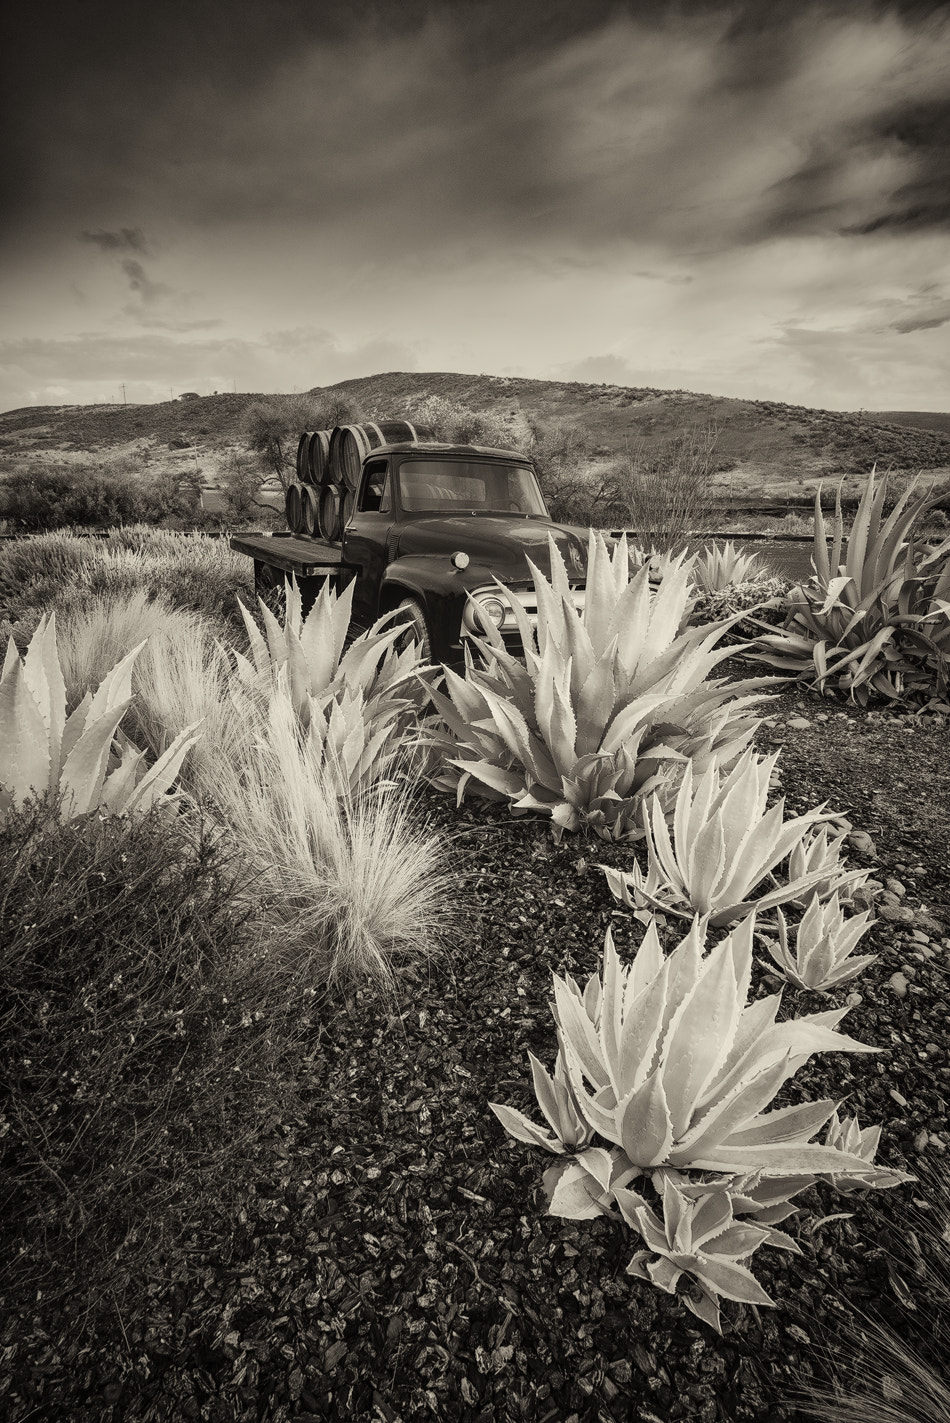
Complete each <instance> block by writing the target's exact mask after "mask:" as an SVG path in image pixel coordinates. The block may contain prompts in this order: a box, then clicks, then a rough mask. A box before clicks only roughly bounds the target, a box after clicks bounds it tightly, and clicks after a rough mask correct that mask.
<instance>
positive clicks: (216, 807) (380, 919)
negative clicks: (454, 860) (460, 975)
mask: <svg viewBox="0 0 950 1423" xmlns="http://www.w3.org/2000/svg"><path fill="white" fill-rule="evenodd" d="M247 710H248V712H249V713H251V715H252V716H256V718H257V720H256V728H255V734H254V735H253V737H252V738H251V739H250V744H249V745H247V746H246V747H245V751H244V754H243V755H242V756H240V757H235V756H234V755H233V754H231V748H230V747H229V746H228V745H227V744H225V743H219V744H217V745H215V744H214V743H212V744H211V746H210V747H209V748H208V761H207V762H206V769H205V772H204V774H203V775H202V786H201V799H202V801H203V802H204V804H205V806H206V807H207V808H208V809H209V810H210V812H211V814H212V815H213V816H214V817H215V819H217V820H218V821H219V823H220V824H221V825H223V826H226V827H227V835H228V836H229V837H231V838H232V839H233V842H234V845H235V847H236V849H237V850H238V851H239V853H241V854H242V855H244V856H246V857H247V858H248V859H249V860H250V861H251V862H252V864H253V865H254V866H255V868H256V871H257V876H256V878H255V881H254V888H253V894H254V896H255V899H256V900H257V901H258V902H259V904H260V906H261V908H262V909H263V911H264V913H265V915H266V917H267V918H268V919H269V920H270V921H271V922H272V923H273V924H274V925H276V926H278V927H279V934H278V935H277V936H276V938H275V942H277V943H279V944H280V949H279V950H277V951H276V952H275V951H272V961H273V967H274V972H275V974H276V975H278V976H283V975H285V974H287V973H288V972H289V973H290V974H291V976H292V977H293V979H294V981H295V982H297V983H299V984H301V985H304V986H312V987H316V986H318V985H324V984H327V983H332V982H336V981H342V982H355V981H361V982H366V981H372V982H375V983H376V984H377V985H378V986H380V987H383V988H388V987H391V986H392V984H393V983H394V981H395V967H396V966H397V965H398V964H400V963H405V962H407V961H415V960H420V959H421V960H423V961H424V960H426V959H428V958H429V957H430V956H431V955H432V954H433V953H434V952H436V951H437V949H438V948H439V947H440V945H441V943H442V942H443V940H444V935H445V932H446V930H447V929H450V928H451V923H450V922H447V913H446V908H445V906H446V904H449V903H451V902H452V901H453V900H454V899H456V898H457V886H456V884H455V882H454V879H453V877H452V876H451V874H450V873H449V872H448V870H447V868H446V863H445V853H444V844H443V841H442V840H441V838H440V837H439V836H438V835H436V834H434V833H431V832H429V831H428V830H427V828H426V827H425V825H424V824H420V822H419V820H418V817H417V815H416V813H415V811H414V807H413V791H412V786H411V783H409V782H408V781H407V780H405V779H400V780H399V781H396V782H387V783H386V784H385V785H378V786H375V787H369V788H366V789H362V790H359V791H355V792H344V793H343V794H340V790H341V777H340V776H339V775H338V773H336V771H335V768H334V767H333V765H332V764H331V763H330V762H329V761H328V760H327V759H325V758H324V757H323V756H322V755H321V754H320V748H319V745H318V744H317V743H315V742H314V741H312V740H308V739H306V738H304V737H302V736H301V735H300V732H299V728H298V725H297V720H296V715H295V713H294V708H293V704H292V702H291V700H290V698H289V697H288V696H287V695H286V693H284V694H281V693H279V692H278V693H276V694H274V695H273V696H272V697H271V698H270V699H269V701H268V703H267V707H266V714H265V715H261V706H260V705H259V704H258V705H257V706H256V707H255V705H254V703H253V701H252V700H251V699H250V698H249V699H248V703H247Z"/></svg>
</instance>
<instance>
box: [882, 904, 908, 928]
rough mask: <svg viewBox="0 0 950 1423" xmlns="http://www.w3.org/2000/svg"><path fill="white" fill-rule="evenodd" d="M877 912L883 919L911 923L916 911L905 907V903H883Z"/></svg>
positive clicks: (898, 922)
mask: <svg viewBox="0 0 950 1423" xmlns="http://www.w3.org/2000/svg"><path fill="white" fill-rule="evenodd" d="M877 912H878V915H879V917H880V918H881V919H890V920H891V921H892V922H893V923H897V924H911V923H913V919H914V911H913V910H912V909H905V908H904V906H903V905H896V904H882V905H881V907H880V909H879V910H878V911H877Z"/></svg>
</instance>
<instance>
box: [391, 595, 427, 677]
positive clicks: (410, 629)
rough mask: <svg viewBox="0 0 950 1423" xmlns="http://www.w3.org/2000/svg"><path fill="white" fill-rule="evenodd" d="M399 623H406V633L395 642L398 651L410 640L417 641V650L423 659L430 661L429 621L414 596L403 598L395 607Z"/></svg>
mask: <svg viewBox="0 0 950 1423" xmlns="http://www.w3.org/2000/svg"><path fill="white" fill-rule="evenodd" d="M397 612H398V613H399V614H400V617H399V618H398V619H397V621H398V622H400V623H403V622H404V623H405V624H406V634H405V636H404V637H401V638H400V639H399V641H398V642H397V643H396V648H397V650H398V651H400V652H401V651H402V649H403V648H404V647H406V646H408V644H409V643H410V642H415V643H418V645H419V652H420V654H421V655H422V658H423V661H425V662H431V661H432V634H431V633H430V632H429V622H428V619H427V618H426V612H425V608H424V607H423V606H422V604H421V603H420V602H418V601H417V600H416V599H415V598H403V600H402V602H401V603H400V604H399V606H398V608H397Z"/></svg>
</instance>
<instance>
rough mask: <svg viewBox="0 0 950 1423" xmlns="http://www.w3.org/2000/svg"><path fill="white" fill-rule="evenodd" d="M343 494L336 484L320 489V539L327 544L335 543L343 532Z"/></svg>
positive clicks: (326, 485)
mask: <svg viewBox="0 0 950 1423" xmlns="http://www.w3.org/2000/svg"><path fill="white" fill-rule="evenodd" d="M342 506H343V494H342V491H341V489H340V486H339V485H338V484H324V485H323V486H322V488H321V489H320V516H319V528H320V537H321V538H324V539H326V541H327V543H337V542H338V541H339V539H340V536H341V534H342V531H343V520H342V517H341V515H342V512H343V507H342Z"/></svg>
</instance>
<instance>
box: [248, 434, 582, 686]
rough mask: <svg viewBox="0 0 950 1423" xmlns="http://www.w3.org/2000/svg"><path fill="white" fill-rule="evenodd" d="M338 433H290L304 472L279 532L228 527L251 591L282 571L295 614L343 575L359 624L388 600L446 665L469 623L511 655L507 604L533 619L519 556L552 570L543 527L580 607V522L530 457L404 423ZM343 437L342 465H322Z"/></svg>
mask: <svg viewBox="0 0 950 1423" xmlns="http://www.w3.org/2000/svg"><path fill="white" fill-rule="evenodd" d="M393 423H395V422H393ZM343 429H344V430H345V432H346V436H347V437H346V438H344V437H343V435H341V433H340V431H338V430H334V431H333V432H332V433H331V432H327V431H317V432H307V433H306V434H304V435H302V436H301V439H300V447H299V450H298V461H297V469H298V474H300V473H302V472H303V473H307V474H308V475H309V479H308V480H307V481H304V480H303V479H299V480H296V481H295V482H294V483H293V484H292V485H291V486H290V488H289V489H288V491H287V505H286V507H287V514H288V522H289V523H290V525H291V527H290V528H288V530H287V531H286V532H278V533H273V534H263V533H262V534H242V535H235V536H234V537H232V539H231V547H232V548H233V549H235V550H236V551H237V552H238V553H244V554H247V555H249V556H250V557H251V558H252V559H253V560H254V584H255V588H256V589H257V591H258V593H259V594H261V595H266V594H267V593H268V592H270V591H272V590H275V589H276V590H278V593H279V592H280V591H281V590H283V587H284V580H285V579H286V578H287V577H288V576H289V575H291V574H293V575H294V576H295V577H296V579H297V583H298V586H299V588H300V591H301V600H302V604H303V610H304V613H305V614H306V612H307V611H309V609H310V608H311V607H312V606H313V603H314V601H315V599H316V598H317V596H318V594H319V592H320V589H321V587H322V586H323V585H324V584H325V583H327V582H329V583H330V584H331V586H333V587H335V588H336V589H337V590H338V591H339V590H342V589H343V588H345V587H346V586H347V585H348V584H349V583H351V582H352V583H353V585H354V586H353V625H354V628H355V630H356V631H357V632H359V631H361V630H363V629H365V628H368V627H370V626H372V624H373V623H374V622H375V620H376V619H377V618H379V617H381V616H382V615H383V614H385V613H389V612H391V611H392V610H393V609H399V610H400V619H401V620H402V621H404V622H405V623H406V625H407V631H409V632H410V633H411V635H412V636H413V637H415V638H416V639H417V640H418V641H419V643H420V644H421V647H422V650H423V652H424V654H425V656H426V657H427V658H430V659H431V660H432V661H434V662H444V663H448V664H449V665H452V666H456V667H461V666H463V665H464V660H465V657H464V643H465V639H466V638H468V637H470V636H472V634H478V633H479V632H481V631H483V628H482V627H481V626H480V623H479V620H480V619H485V620H486V621H488V622H491V623H493V624H494V625H495V627H497V628H499V630H500V631H501V634H502V637H503V638H504V641H505V643H506V645H507V646H508V647H509V648H510V650H511V651H513V652H516V653H519V652H520V651H521V639H520V637H519V635H518V629H517V623H516V621H515V615H514V612H513V611H512V600H514V599H517V600H518V601H519V602H520V603H521V605H522V607H523V608H524V609H525V611H526V612H527V614H528V617H529V619H530V620H531V621H532V622H533V621H534V619H535V617H536V614H537V603H536V600H535V595H534V584H533V581H532V578H531V572H530V569H529V567H528V559H530V560H531V562H532V563H533V564H534V565H535V567H537V568H538V569H539V570H540V571H541V572H542V573H544V574H545V576H547V577H550V574H551V566H550V551H549V544H548V539H549V537H550V538H553V540H554V542H555V544H556V545H557V547H558V550H559V552H560V554H561V556H562V558H563V559H564V563H565V567H566V568H567V570H568V575H569V579H570V583H571V588H572V591H573V595H574V599H575V602H576V603H577V605H578V606H581V605H582V604H583V597H584V588H585V582H586V573H587V533H588V531H587V530H586V529H581V528H578V527H577V526H575V525H570V524H558V523H555V522H554V520H553V519H551V517H550V515H549V513H548V510H547V506H546V505H545V502H544V496H543V495H542V493H541V488H540V484H539V482H538V476H537V471H536V469H535V466H534V463H533V461H532V460H531V459H530V458H529V457H528V456H527V455H523V454H521V453H520V452H518V451H516V450H504V449H494V448H490V447H488V446H484V445H453V444H445V443H441V442H437V441H434V440H431V439H424V438H420V436H419V432H418V431H417V430H415V429H413V428H412V427H407V426H406V425H405V424H403V425H402V429H403V430H406V429H411V430H412V435H413V437H414V438H408V439H407V438H403V439H399V440H387V439H386V435H387V434H388V432H389V429H391V426H387V425H383V426H378V425H377V426H365V425H364V426H347V427H343ZM316 436H320V437H321V439H320V440H319V441H317V440H316ZM380 437H382V438H380ZM341 447H342V448H343V449H345V450H347V452H348V453H347V457H346V459H347V463H346V464H345V465H344V464H343V463H342V462H341V461H340V460H339V459H338V461H337V463H336V464H334V461H333V451H334V449H336V450H337V451H339V450H340V448H341ZM315 448H316V450H317V454H316V456H315V457H312V456H311V451H313V450H314V449H315ZM301 451H302V452H304V453H303V454H301ZM354 451H356V452H357V454H358V455H360V456H361V458H357V455H355V454H354ZM315 476H318V477H319V479H320V482H319V483H315V482H313V481H314V478H315ZM317 527H320V528H323V529H324V530H326V529H327V528H328V527H329V529H330V532H331V535H332V536H331V537H329V538H328V537H326V536H325V535H324V536H323V537H321V536H320V535H319V534H318V533H317V531H316V529H317ZM496 578H497V579H498V580H499V581H500V582H501V583H502V584H504V588H503V589H499V588H498V587H497V585H496V583H495V581H494V580H495V579H496ZM468 595H471V596H472V598H474V600H475V604H474V606H473V605H472V603H471V602H470V599H469V596H468Z"/></svg>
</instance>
